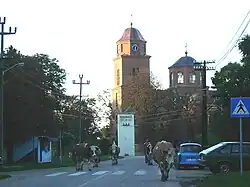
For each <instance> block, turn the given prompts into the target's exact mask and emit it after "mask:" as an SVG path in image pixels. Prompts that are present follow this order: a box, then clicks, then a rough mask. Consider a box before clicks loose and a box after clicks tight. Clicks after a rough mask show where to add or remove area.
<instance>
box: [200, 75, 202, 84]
mask: <svg viewBox="0 0 250 187" xmlns="http://www.w3.org/2000/svg"><path fill="white" fill-rule="evenodd" d="M200 84H202V72H200Z"/></svg>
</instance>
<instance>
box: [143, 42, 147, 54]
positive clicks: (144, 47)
mask: <svg viewBox="0 0 250 187" xmlns="http://www.w3.org/2000/svg"><path fill="white" fill-rule="evenodd" d="M143 51H144V54H146V44H143Z"/></svg>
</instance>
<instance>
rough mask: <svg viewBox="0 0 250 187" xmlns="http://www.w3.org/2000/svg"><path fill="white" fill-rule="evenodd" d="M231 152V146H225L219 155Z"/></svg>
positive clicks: (219, 151)
mask: <svg viewBox="0 0 250 187" xmlns="http://www.w3.org/2000/svg"><path fill="white" fill-rule="evenodd" d="M230 152H231V145H225V146H224V147H222V148H221V149H220V150H218V153H219V154H222V155H224V154H225V155H227V154H230Z"/></svg>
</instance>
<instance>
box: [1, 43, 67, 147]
mask: <svg viewBox="0 0 250 187" xmlns="http://www.w3.org/2000/svg"><path fill="white" fill-rule="evenodd" d="M4 56H5V63H4V64H5V68H8V67H11V66H12V65H14V64H16V63H20V62H23V63H24V66H23V67H22V68H14V69H12V70H10V71H8V72H6V74H5V77H4V78H5V81H4V83H3V84H4V117H5V118H4V124H5V143H7V148H9V150H11V149H12V148H11V147H12V145H13V144H14V143H18V142H22V141H25V140H28V139H29V138H31V137H32V136H34V135H37V136H57V134H58V132H59V131H58V125H59V123H60V121H59V119H57V118H56V116H55V112H56V111H57V110H59V109H60V107H61V106H60V99H61V98H62V97H64V94H63V93H64V88H63V84H64V81H65V78H66V74H65V70H64V69H62V68H60V67H59V66H58V65H57V62H58V61H57V60H56V59H51V58H50V57H49V56H48V55H44V54H36V55H33V56H27V55H23V54H21V53H20V51H18V50H16V49H14V48H13V47H12V46H11V47H9V48H8V49H7V50H6V51H5V55H4Z"/></svg>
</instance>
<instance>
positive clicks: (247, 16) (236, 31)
mask: <svg viewBox="0 0 250 187" xmlns="http://www.w3.org/2000/svg"><path fill="white" fill-rule="evenodd" d="M249 13H250V10H249V11H248V13H247V14H246V16H245V18H244V19H243V21H242V22H241V24H240V26H239V27H238V29H237V31H236V33H235V34H234V36H233V37H232V39H231V40H230V42H229V43H228V45H227V46H226V48H225V49H224V50H223V51H225V50H226V49H227V48H228V47H229V45H230V44H231V42H232V41H233V40H234V38H235V37H236V35H237V33H238V32H239V31H240V29H241V27H242V25H243V24H244V22H245V20H246V19H247V17H248V15H249ZM224 55H225V54H224ZM224 55H222V56H224Z"/></svg>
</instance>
